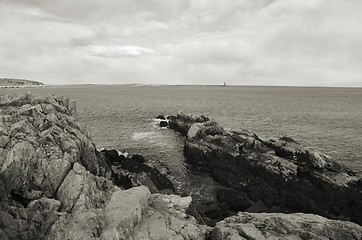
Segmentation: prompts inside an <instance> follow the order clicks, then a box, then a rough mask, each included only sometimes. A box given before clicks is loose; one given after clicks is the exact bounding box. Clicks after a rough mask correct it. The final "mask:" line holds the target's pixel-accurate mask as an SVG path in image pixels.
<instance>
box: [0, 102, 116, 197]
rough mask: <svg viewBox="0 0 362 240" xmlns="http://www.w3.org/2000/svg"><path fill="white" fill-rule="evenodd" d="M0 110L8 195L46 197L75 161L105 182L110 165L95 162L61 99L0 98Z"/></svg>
mask: <svg viewBox="0 0 362 240" xmlns="http://www.w3.org/2000/svg"><path fill="white" fill-rule="evenodd" d="M0 107H1V110H0V112H1V118H0V120H1V121H0V127H1V129H2V133H1V135H2V137H3V138H2V140H3V142H2V145H3V149H2V156H3V157H2V158H1V160H0V174H1V175H2V179H3V181H5V185H6V186H7V188H8V189H7V191H8V192H10V191H14V192H16V193H17V194H18V195H21V196H22V197H24V198H27V199H30V200H32V199H39V198H41V197H43V196H45V197H51V196H53V195H54V193H55V191H56V190H57V189H58V187H59V186H60V184H61V182H62V181H63V179H64V178H65V176H66V175H67V173H68V172H69V171H70V169H71V166H72V164H74V163H75V162H79V163H81V164H83V165H84V166H85V167H86V169H87V170H89V171H91V172H92V173H93V174H95V175H99V176H105V177H107V178H110V168H109V166H108V165H107V164H106V163H105V162H102V161H100V160H99V159H98V158H97V156H96V150H95V147H94V145H93V143H92V141H91V139H90V137H89V136H88V134H87V133H86V132H85V131H84V130H82V129H81V127H80V126H79V124H78V122H77V121H76V118H75V117H74V116H73V115H72V114H73V113H74V112H75V110H74V109H73V105H72V104H70V101H69V100H66V98H56V97H54V96H50V95H49V96H43V97H33V96H31V95H27V96H20V97H14V96H2V97H1V102H0ZM5 156H6V157H5ZM24 172H27V173H28V174H23V173H24Z"/></svg>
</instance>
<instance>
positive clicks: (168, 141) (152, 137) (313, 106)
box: [0, 86, 362, 173]
mask: <svg viewBox="0 0 362 240" xmlns="http://www.w3.org/2000/svg"><path fill="white" fill-rule="evenodd" d="M29 90H30V91H31V92H32V93H34V94H37V93H56V94H59V95H64V96H67V97H69V98H71V99H74V100H76V101H77V105H78V117H79V120H80V121H81V122H82V123H83V124H84V125H85V126H86V128H87V129H88V130H89V132H90V134H91V136H92V138H93V140H94V142H95V143H96V145H97V147H98V148H100V147H106V148H118V149H122V150H128V152H130V153H141V154H143V155H144V156H146V158H148V159H149V160H150V161H153V162H155V164H160V165H164V166H166V167H170V166H171V165H174V166H173V167H174V168H178V169H179V170H180V173H181V172H182V171H185V169H184V168H183V166H182V163H181V161H180V160H181V159H182V140H181V139H180V138H179V137H178V136H177V134H175V133H174V132H172V131H170V130H167V129H160V128H159V127H157V126H156V124H155V123H154V122H153V121H152V119H153V118H154V117H155V116H157V115H159V114H165V115H168V114H175V113H177V112H179V111H184V112H186V113H190V112H195V113H200V114H205V115H208V116H210V117H211V118H213V119H214V120H216V121H218V122H219V123H220V124H221V125H223V126H224V127H226V128H231V129H234V130H238V129H248V130H250V131H253V132H255V133H256V134H258V135H259V136H261V137H280V136H285V135H286V136H291V137H293V138H294V139H296V140H298V141H300V142H301V143H302V144H303V145H305V146H308V147H310V148H312V149H318V150H320V151H321V152H323V153H326V154H329V155H330V156H332V158H333V159H335V160H337V161H339V162H343V163H344V164H346V165H348V166H349V167H351V168H354V169H359V170H362V148H361V142H362V125H361V121H362V89H361V88H299V87H241V86H238V87H234V86H228V87H215V86H157V87H155V86H59V87H46V88H39V89H0V93H1V94H9V93H24V92H28V91H29Z"/></svg>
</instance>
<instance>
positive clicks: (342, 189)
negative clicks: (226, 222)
mask: <svg viewBox="0 0 362 240" xmlns="http://www.w3.org/2000/svg"><path fill="white" fill-rule="evenodd" d="M170 119H171V120H170V126H171V125H176V126H174V127H173V129H176V130H178V129H181V131H180V132H181V133H184V134H185V132H186V133H187V134H186V141H185V146H184V155H185V157H186V161H187V162H188V163H190V164H192V166H196V167H197V168H198V169H199V170H201V171H204V172H207V173H209V174H210V175H211V176H212V177H213V178H214V179H215V180H216V181H217V182H219V183H221V184H222V185H224V186H225V187H228V188H231V189H233V190H235V191H237V192H239V193H244V194H245V195H246V196H247V199H249V200H250V201H258V202H262V203H263V205H265V206H266V207H267V208H269V209H270V210H269V211H273V210H272V209H278V211H282V212H290V211H291V212H305V213H315V214H319V215H322V216H326V217H330V218H334V219H348V220H350V221H353V222H356V223H359V224H362V211H356V209H362V184H361V183H362V181H361V177H360V176H358V174H357V173H354V172H353V171H350V170H347V169H346V168H344V167H343V166H341V165H340V164H338V163H336V162H333V161H332V160H331V159H330V158H329V157H328V156H326V155H324V154H321V153H318V152H313V151H309V150H308V149H306V148H304V147H302V146H300V145H299V144H298V143H297V142H296V141H294V140H292V139H289V138H282V139H280V140H263V139H260V138H259V137H258V136H257V135H255V134H252V133H250V132H247V131H244V132H229V131H225V130H224V129H223V128H222V127H221V126H219V125H218V124H217V123H216V122H212V121H206V122H203V123H200V122H197V121H194V122H193V123H192V121H191V120H190V119H191V117H185V116H184V114H181V115H180V117H179V115H177V116H173V117H171V118H170ZM185 119H186V120H185ZM228 191H230V190H228ZM231 193H232V192H231ZM228 196H230V199H228ZM232 196H233V197H232ZM243 196H244V195H243ZM234 197H235V194H224V195H223V197H222V198H221V200H222V201H224V202H227V203H229V204H230V203H231V204H233V203H232V201H233V199H234ZM241 199H243V198H241ZM233 205H234V208H235V206H237V205H236V204H233ZM244 206H245V205H244ZM239 210H241V211H244V210H245V209H242V208H241V206H240V209H239ZM247 211H248V210H247Z"/></svg>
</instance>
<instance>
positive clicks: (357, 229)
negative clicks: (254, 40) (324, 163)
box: [211, 213, 362, 240]
mask: <svg viewBox="0 0 362 240" xmlns="http://www.w3.org/2000/svg"><path fill="white" fill-rule="evenodd" d="M211 239H212V240H232V239H233V240H234V239H240V240H242V239H248V240H254V239H255V240H263V239H295V240H298V239H300V240H303V239H319V240H329V239H336V240H344V239H354V240H360V239H362V227H361V226H359V225H357V224H355V223H351V222H347V221H337V220H329V219H327V218H324V217H320V216H317V215H312V214H301V213H295V214H282V213H239V214H237V215H236V216H232V217H229V218H226V219H225V220H223V221H221V222H219V223H217V225H216V227H215V229H214V231H213V233H212V238H211Z"/></svg>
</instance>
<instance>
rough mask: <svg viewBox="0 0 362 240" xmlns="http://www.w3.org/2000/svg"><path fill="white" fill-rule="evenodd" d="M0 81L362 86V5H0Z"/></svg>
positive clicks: (303, 1)
mask: <svg viewBox="0 0 362 240" xmlns="http://www.w3.org/2000/svg"><path fill="white" fill-rule="evenodd" d="M0 77H14V78H25V79H33V80H39V81H42V82H44V83H47V84H71V83H105V84H123V83H145V84H222V83H223V82H227V83H228V84H241V85H312V86H362V1H361V0H275V1H272V0H107V1H101V0H53V1H49V0H0Z"/></svg>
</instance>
